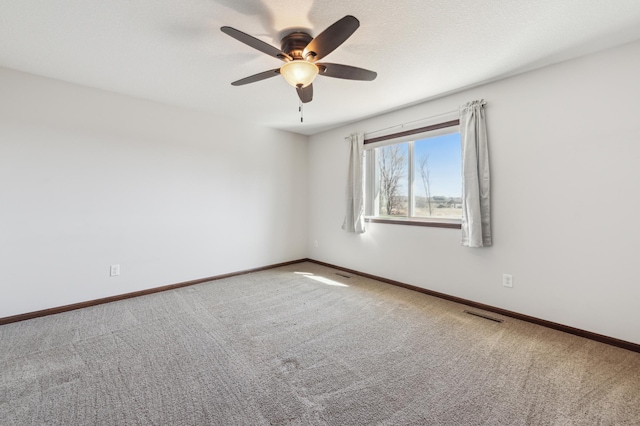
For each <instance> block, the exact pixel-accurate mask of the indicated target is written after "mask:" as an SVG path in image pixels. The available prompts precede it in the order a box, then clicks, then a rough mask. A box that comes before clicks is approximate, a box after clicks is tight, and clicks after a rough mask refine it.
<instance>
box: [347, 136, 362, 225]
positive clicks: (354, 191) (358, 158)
mask: <svg viewBox="0 0 640 426" xmlns="http://www.w3.org/2000/svg"><path fill="white" fill-rule="evenodd" d="M349 142H350V144H351V151H350V152H351V154H350V156H349V175H348V177H347V191H346V192H347V211H346V214H345V217H344V223H343V224H342V229H344V230H345V231H347V232H355V233H356V234H362V233H364V231H365V228H364V189H363V187H362V173H363V170H362V159H363V147H364V133H353V134H351V135H350V136H349Z"/></svg>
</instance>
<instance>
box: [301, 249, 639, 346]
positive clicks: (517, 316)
mask: <svg viewBox="0 0 640 426" xmlns="http://www.w3.org/2000/svg"><path fill="white" fill-rule="evenodd" d="M306 260H307V261H308V262H312V263H316V264H318V265H322V266H327V267H329V268H334V269H339V270H341V271H344V272H348V273H350V274H355V275H360V276H361V277H365V278H371V279H374V280H376V281H382V282H383V283H387V284H391V285H395V286H398V287H404V288H407V289H409V290H414V291H417V292H420V293H424V294H428V295H429V296H434V297H439V298H441V299H446V300H450V301H452V302H456V303H460V304H463V305H467V306H471V307H474V308H477V309H482V310H484V311H488V312H493V313H496V314H499V315H504V316H506V317H511V318H515V319H519V320H522V321H527V322H530V323H533V324H537V325H541V326H543V327H547V328H552V329H554V330H558V331H563V332H565V333H569V334H573V335H576V336H580V337H584V338H587V339H590V340H595V341H596V342H601V343H606V344H607V345H612V346H617V347H619V348H623V349H627V350H630V351H633V352H638V353H640V345H639V344H636V343H632V342H627V341H626V340H620V339H616V338H614V337H609V336H604V335H602V334H597V333H592V332H590V331H586V330H581V329H579V328H574V327H570V326H568V325H563V324H559V323H556V322H552V321H547V320H543V319H540V318H536V317H531V316H529V315H524V314H520V313H517V312H513V311H508V310H506V309H502V308H496V307H495V306H490V305H485V304H484V303H478V302H474V301H472V300H467V299H463V298H461V297H456V296H450V295H448V294H445V293H440V292H437V291H433V290H427V289H425V288H422V287H417V286H414V285H411V284H405V283H403V282H400V281H394V280H390V279H387V278H384V277H379V276H376V275H371V274H367V273H364V272H360V271H356V270H353V269H348V268H343V267H341V266H337V265H332V264H330V263H325V262H321V261H319V260H314V259H306Z"/></svg>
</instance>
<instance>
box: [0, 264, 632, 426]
mask: <svg viewBox="0 0 640 426" xmlns="http://www.w3.org/2000/svg"><path fill="white" fill-rule="evenodd" d="M336 272H339V271H335V270H332V269H329V268H325V267H322V266H319V265H316V264H312V263H301V264H297V265H292V266H287V267H282V268H278V269H272V270H268V271H263V272H258V273H253V274H248V275H242V276H237V277H233V278H229V279H224V280H219V281H213V282H210V283H204V284H199V285H196V286H191V287H186V288H182V289H178V290H173V291H169V292H164V293H159V294H155V295H151V296H145V297H140V298H135V299H129V300H125V301H121V302H116V303H111V304H106V305H100V306H96V307H92V308H87V309H82V310H77V311H73V312H68V313H64V314H59V315H53V316H49V317H44V318H38V319H34V320H29V321H23V322H20V323H14V324H8V325H4V326H1V327H0V374H1V375H0V424H1V425H368V424H380V425H431V424H433V425H631V424H637V425H640V354H638V353H634V352H630V351H626V350H624V349H620V348H616V347H612V346H608V345H604V344H601V343H596V342H592V341H589V340H586V339H583V338H580V337H576V336H572V335H568V334H564V333H561V332H558V331H554V330H550V329H546V328H543V327H539V326H535V325H531V324H528V323H524V322H520V321H517V320H514V319H510V318H504V319H505V321H504V322H503V323H496V322H492V321H488V320H486V319H482V318H478V317H474V316H471V315H468V314H465V313H464V312H463V310H464V309H465V307H464V306H462V305H458V304H455V303H452V302H448V301H444V300H440V299H437V298H433V297H430V296H426V295H423V294H420V293H416V292H413V291H410V290H406V289H402V288H398V287H393V286H390V285H387V284H383V283H379V282H376V281H373V280H370V279H365V278H361V277H358V276H352V277H351V278H344V277H341V276H339V275H336ZM310 274H313V275H310ZM336 284H339V285H336ZM494 316H495V315H494Z"/></svg>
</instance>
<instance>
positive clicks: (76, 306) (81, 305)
mask: <svg viewBox="0 0 640 426" xmlns="http://www.w3.org/2000/svg"><path fill="white" fill-rule="evenodd" d="M305 261H307V259H299V260H292V261H290V262H283V263H276V264H273V265H268V266H262V267H259V268H252V269H245V270H243V271H238V272H231V273H228V274H222V275H215V276H213V277H207V278H200V279H197V280H191V281H184V282H181V283H177V284H169V285H165V286H161V287H154V288H149V289H146V290H140V291H134V292H131V293H125V294H119V295H116V296H110V297H103V298H101V299H94V300H87V301H86V302H79V303H72V304H71V305H64V306H58V307H55V308H49V309H43V310H40V311H34V312H27V313H25V314H18V315H13V316H10V317H4V318H0V325H4V324H9V323H12V322H18V321H25V320H28V319H33V318H38V317H44V316H47V315H53V314H59V313H62V312H68V311H73V310H76V309H82V308H87V307H89V306H95V305H102V304H103V303H110V302H117V301H118V300H124V299H130V298H132V297H139V296H145V295H147V294H153V293H160V292H161V291H167V290H173V289H176V288H181V287H187V286H190V285H194V284H200V283H204V282H207V281H215V280H221V279H223V278H229V277H235V276H237V275H244V274H249V273H251V272H258V271H265V270H267V269H273V268H278V267H280V266H287V265H294V264H296V263H301V262H305Z"/></svg>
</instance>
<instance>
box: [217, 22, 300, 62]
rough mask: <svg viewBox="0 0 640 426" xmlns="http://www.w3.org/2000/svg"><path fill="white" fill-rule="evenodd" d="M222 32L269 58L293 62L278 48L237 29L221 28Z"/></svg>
mask: <svg viewBox="0 0 640 426" xmlns="http://www.w3.org/2000/svg"><path fill="white" fill-rule="evenodd" d="M220 31H222V32H223V33H225V34H226V35H228V36H231V37H233V38H235V39H236V40H238V41H240V42H242V43H244V44H246V45H247V46H249V47H253V48H254V49H256V50H259V51H261V52H262V53H266V54H267V55H269V56H273V57H274V58H276V59H280V60H281V61H284V62H288V61H291V60H293V58H292V57H291V56H289V55H287V54H286V53H284V52H283V51H282V50H280V49H278V48H277V47H273V46H272V45H270V44H268V43H265V42H264V41H262V40H258V39H257V38H255V37H253V36H250V35H249V34H245V33H243V32H242V31H239V30H236V29H235V28H231V27H220Z"/></svg>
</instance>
